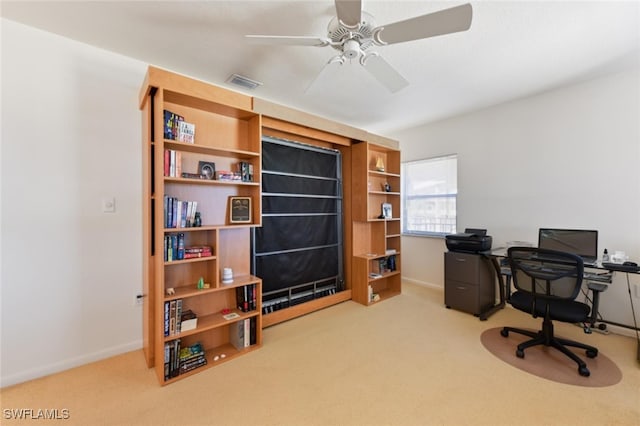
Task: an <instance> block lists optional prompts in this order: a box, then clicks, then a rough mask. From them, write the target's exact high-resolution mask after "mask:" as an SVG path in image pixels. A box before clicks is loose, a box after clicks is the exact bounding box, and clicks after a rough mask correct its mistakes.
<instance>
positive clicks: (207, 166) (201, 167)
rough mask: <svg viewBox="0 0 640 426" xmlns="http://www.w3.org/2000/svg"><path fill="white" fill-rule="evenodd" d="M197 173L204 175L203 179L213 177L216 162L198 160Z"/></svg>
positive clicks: (214, 175)
mask: <svg viewBox="0 0 640 426" xmlns="http://www.w3.org/2000/svg"><path fill="white" fill-rule="evenodd" d="M198 174H200V175H201V176H204V179H211V180H213V179H215V177H216V163H212V162H211V161H198Z"/></svg>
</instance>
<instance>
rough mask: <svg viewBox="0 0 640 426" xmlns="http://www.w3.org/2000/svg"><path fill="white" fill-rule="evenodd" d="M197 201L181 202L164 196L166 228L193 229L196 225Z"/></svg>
mask: <svg viewBox="0 0 640 426" xmlns="http://www.w3.org/2000/svg"><path fill="white" fill-rule="evenodd" d="M197 208H198V202H197V201H181V200H178V199H177V198H176V197H170V196H168V195H165V196H164V227H165V228H191V227H193V226H194V225H195V218H196V210H197Z"/></svg>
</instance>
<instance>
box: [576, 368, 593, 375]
mask: <svg viewBox="0 0 640 426" xmlns="http://www.w3.org/2000/svg"><path fill="white" fill-rule="evenodd" d="M578 373H580V375H581V376H584V377H589V376H590V375H591V373H590V372H589V369H588V368H587V367H578Z"/></svg>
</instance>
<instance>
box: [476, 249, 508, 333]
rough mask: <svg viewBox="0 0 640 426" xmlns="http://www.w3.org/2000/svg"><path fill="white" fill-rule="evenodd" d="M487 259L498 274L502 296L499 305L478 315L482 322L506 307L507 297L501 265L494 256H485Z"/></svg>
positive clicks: (500, 294)
mask: <svg viewBox="0 0 640 426" xmlns="http://www.w3.org/2000/svg"><path fill="white" fill-rule="evenodd" d="M485 259H487V260H488V261H489V262H491V266H493V270H494V271H495V272H496V276H497V278H498V294H499V296H500V302H499V303H498V304H497V305H493V306H492V307H491V308H489V309H487V310H486V311H484V312H481V313H480V315H478V317H479V318H480V321H486V320H487V318H489V317H490V316H491V315H493V314H495V313H496V312H498V311H499V310H500V309H502V308H504V306H505V295H504V293H505V284H504V279H503V278H502V272H501V270H500V264H499V263H498V261H497V260H496V258H495V257H494V256H485Z"/></svg>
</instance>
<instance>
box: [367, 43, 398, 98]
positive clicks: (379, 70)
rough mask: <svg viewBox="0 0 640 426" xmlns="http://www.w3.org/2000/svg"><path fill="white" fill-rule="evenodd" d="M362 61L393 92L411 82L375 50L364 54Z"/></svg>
mask: <svg viewBox="0 0 640 426" xmlns="http://www.w3.org/2000/svg"><path fill="white" fill-rule="evenodd" d="M361 62H362V66H363V67H364V68H365V69H366V70H367V71H369V73H371V75H373V76H374V77H375V78H376V80H378V81H379V82H380V83H382V85H383V86H385V87H386V88H387V89H389V91H390V92H391V93H396V92H397V91H399V90H400V89H403V88H405V87H407V86H408V85H409V82H408V81H407V80H406V79H405V78H404V77H403V76H402V75H400V73H399V72H398V71H396V69H395V68H393V67H392V66H391V65H390V64H389V63H388V62H387V61H385V60H384V59H383V58H382V56H380V55H379V54H377V53H375V52H371V53H369V54H367V55H366V56H364V57H363V58H362V60H361Z"/></svg>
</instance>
